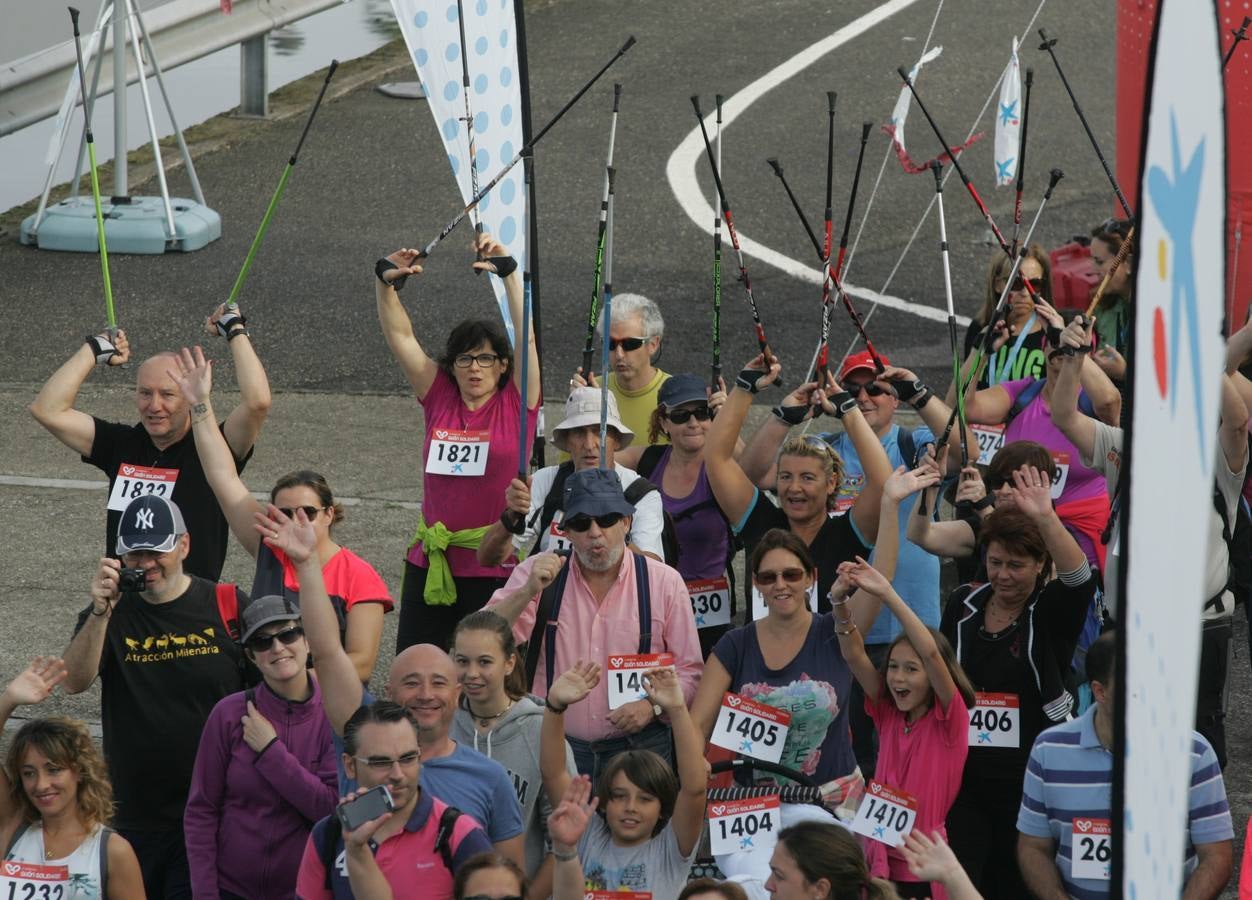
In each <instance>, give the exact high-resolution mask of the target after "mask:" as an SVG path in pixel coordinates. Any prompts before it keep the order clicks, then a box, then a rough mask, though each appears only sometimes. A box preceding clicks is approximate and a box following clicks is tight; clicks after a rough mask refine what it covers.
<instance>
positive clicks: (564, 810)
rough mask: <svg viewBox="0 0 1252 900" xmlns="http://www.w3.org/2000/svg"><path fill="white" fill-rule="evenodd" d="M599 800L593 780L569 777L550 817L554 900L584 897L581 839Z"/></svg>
mask: <svg viewBox="0 0 1252 900" xmlns="http://www.w3.org/2000/svg"><path fill="white" fill-rule="evenodd" d="M599 802H600V801H599V798H597V797H593V796H591V779H590V778H588V777H587V776H586V775H578V776H577V777H575V778H571V779H570V782H569V787H567V788H566V789H565V794H564V795H563V796H562V797H561V802H560V803H559V804H558V805H557V806H556V808H555V809H554V810H552V814H551V815H550V816H548V834H549V835H550V836H551V837H552V854H553V856H554V857H556V865H555V867H554V870H553V876H552V900H583V897H584V896H585V894H584V884H585V883H584V881H583V867H582V861H581V860H580V859H579V858H578V842H579V841H580V840H582V836H583V833H584V832H586V830H587V823H588V822H590V821H591V817H592V815H594V814H595V811H596V806H597V805H598V804H599Z"/></svg>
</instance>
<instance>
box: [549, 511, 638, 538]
mask: <svg viewBox="0 0 1252 900" xmlns="http://www.w3.org/2000/svg"><path fill="white" fill-rule="evenodd" d="M624 518H626V517H625V516H623V515H622V514H621V513H605V514H604V515H602V516H574V518H572V519H566V520H565V521H564V522H562V523H561V527H562V528H564V529H565V530H566V531H576V532H578V533H579V534H582V533H583V532H584V531H587V530H588V529H589V528H591V523H592V522H595V523H596V524H597V525H599V526H600V528H601V529H604V528H612V527H613V526H614V525H616V524H617V523H618V522H620V521H622V519H624Z"/></svg>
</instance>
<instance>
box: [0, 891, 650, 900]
mask: <svg viewBox="0 0 1252 900" xmlns="http://www.w3.org/2000/svg"><path fill="white" fill-rule="evenodd" d="M0 900H3V898H0ZM583 900H652V892H651V891H586V892H585V893H584V894H583Z"/></svg>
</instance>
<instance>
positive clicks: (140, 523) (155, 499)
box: [117, 494, 187, 556]
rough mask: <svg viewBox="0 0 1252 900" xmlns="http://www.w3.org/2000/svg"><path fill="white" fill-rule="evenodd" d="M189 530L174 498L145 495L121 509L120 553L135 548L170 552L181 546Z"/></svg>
mask: <svg viewBox="0 0 1252 900" xmlns="http://www.w3.org/2000/svg"><path fill="white" fill-rule="evenodd" d="M186 533H187V526H186V525H185V524H183V514H182V513H181V512H180V511H179V509H178V506H177V505H175V504H174V502H173V501H172V500H166V499H165V498H164V497H161V496H158V495H157V494H145V495H144V496H142V497H137V498H135V499H134V500H132V501H130V503H129V504H127V506H126V509H124V510H122V521H121V523H120V524H119V525H118V526H117V555H118V556H122V555H123V554H125V553H134V552H135V551H136V550H151V551H152V552H153V553H169V552H170V551H171V550H173V549H174V548H175V547H176V546H178V538H179V536H181V535H184V534H186Z"/></svg>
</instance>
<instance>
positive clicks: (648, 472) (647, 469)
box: [635, 444, 743, 596]
mask: <svg viewBox="0 0 1252 900" xmlns="http://www.w3.org/2000/svg"><path fill="white" fill-rule="evenodd" d="M667 449H668V448H667V447H665V446H664V445H661V444H652V445H650V446H649V447H647V448H645V449H644V451H643V453H642V455H640V457H639V462H638V464H636V466H635V471H636V472H638V473H639V477H640V479H641V480H642V479H645V478H651V477H652V473H653V472H655V471H656V467H657V464H658V463H660V461H661V457H662V456H664V455H665V451H666V450H667ZM648 483H649V484H651V483H652V482H651V481H649V482H648ZM658 490H659V486H658ZM710 506H711V507H713V508H714V509H716V510H717V512H718V515H720V516H721V517H722V521H723V522H724V523H725V524H726V572H727V573H728V574H729V576H730V580H731V586H730V591H731V596H734V591H735V586H734V579H735V572H734V569H732V568H731V565H730V564H731V561H732V560H733V559H734V558H735V554H736V553H738V552H739V551H740V550H741V549H742V548H743V542H742V541H740V540H739V538H738V536H737V535H736V534H735V530H734V529H733V528H731V527H730V520H729V519H727V518H726V516H725V515H724V514H723V513H722V510H721V507H719V506H718V505H717V500H716V499H714V498H712V497H710V498H709V499H707V500H705V501H704V502H702V503H696V504H694V505H692V506H689V507H687V508H686V509H684V510H683V511H682V512H680V513H679V514H678V515H677V516H673V517H671V516H670V514H669V513H666V514H665V524H666V525H667V526H668V525H672V524H676V523H677V522H679V521H680V520H683V519H689V518H691V517H692V516H694V515H695V514H696V513H698V512H702V511H703V510H705V509H708V508H709V507H710ZM677 535H678V532H677V529H675V531H674V536H675V542H677ZM667 562H668V560H667ZM671 565H673V564H672V563H671Z"/></svg>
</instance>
